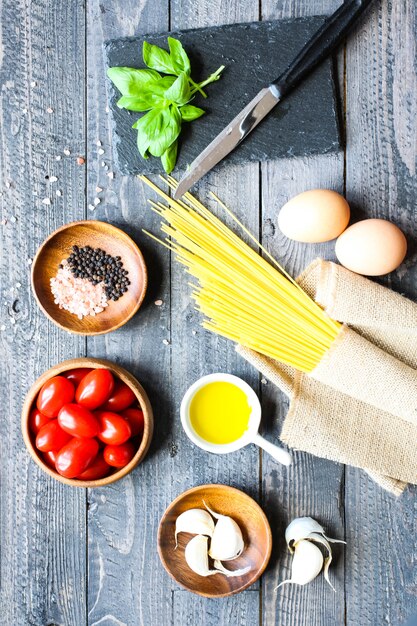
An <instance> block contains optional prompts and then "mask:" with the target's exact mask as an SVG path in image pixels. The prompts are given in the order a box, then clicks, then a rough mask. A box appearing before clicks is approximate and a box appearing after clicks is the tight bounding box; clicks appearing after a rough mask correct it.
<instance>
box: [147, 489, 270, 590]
mask: <svg viewBox="0 0 417 626" xmlns="http://www.w3.org/2000/svg"><path fill="white" fill-rule="evenodd" d="M271 549H272V534H271V528H270V526H269V523H268V520H267V518H266V516H265V513H264V512H263V511H262V509H261V507H260V506H259V505H258V504H257V503H256V502H255V500H253V499H252V498H251V497H249V496H248V495H246V494H245V493H243V491H240V490H239V489H235V488H234V487H229V486H227V485H201V486H199V487H194V488H193V489H189V490H188V491H185V492H184V493H182V494H181V495H180V496H178V498H176V499H175V500H174V501H173V502H172V503H171V504H170V505H169V507H168V508H167V510H166V511H165V513H164V515H163V517H162V519H161V522H160V524H159V530H158V553H159V556H160V559H161V561H162V564H163V566H164V567H165V569H166V570H167V572H168V574H169V575H170V576H171V577H172V578H173V579H174V580H175V581H176V582H177V583H179V584H180V585H181V586H182V587H184V588H185V589H187V590H188V591H191V592H192V593H196V594H198V595H201V596H205V597H208V598H222V597H225V596H231V595H233V594H235V593H239V592H240V591H243V590H244V589H246V588H247V587H249V586H250V585H252V584H253V583H254V582H256V581H257V580H258V578H259V577H260V576H261V575H262V573H263V572H264V570H265V568H266V566H267V564H268V561H269V558H270V556H271Z"/></svg>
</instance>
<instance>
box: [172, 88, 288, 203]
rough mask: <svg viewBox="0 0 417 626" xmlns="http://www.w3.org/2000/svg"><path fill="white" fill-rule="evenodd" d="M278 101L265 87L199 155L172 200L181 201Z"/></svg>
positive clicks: (274, 94)
mask: <svg viewBox="0 0 417 626" xmlns="http://www.w3.org/2000/svg"><path fill="white" fill-rule="evenodd" d="M278 102H279V97H278V94H277V93H276V90H273V86H271V87H264V88H263V89H261V91H260V92H259V93H258V94H257V95H256V96H255V97H254V98H253V100H251V101H250V102H249V104H248V105H247V106H245V108H244V109H243V110H242V111H241V112H240V113H238V115H236V117H235V118H234V119H233V120H232V121H231V122H230V124H228V126H226V128H224V129H223V130H222V131H221V133H219V134H218V135H217V137H216V138H215V139H213V141H212V142H211V143H210V144H209V145H208V146H207V148H205V149H204V150H203V152H201V154H199V156H198V157H197V158H196V159H195V160H194V161H193V162H192V164H191V166H190V167H189V169H188V170H187V172H186V173H185V175H184V176H183V177H182V178H181V181H180V182H179V184H178V187H177V188H176V190H175V193H174V198H176V199H178V198H180V197H181V196H182V195H183V194H184V193H185V192H186V191H188V189H189V188H190V187H192V185H194V183H196V182H197V181H198V180H200V178H202V176H204V174H206V173H207V172H208V171H210V170H211V169H212V168H213V167H214V166H215V165H217V163H219V161H221V160H222V159H224V157H225V156H227V155H228V154H229V152H231V151H232V150H234V149H235V148H236V146H238V145H239V144H240V142H241V141H243V140H244V139H245V137H246V136H247V135H249V133H250V132H251V131H252V130H253V129H254V128H255V127H256V126H257V125H258V124H259V122H260V121H262V120H263V118H264V117H265V115H268V113H269V112H270V111H272V109H273V108H274V107H275V105H277V104H278Z"/></svg>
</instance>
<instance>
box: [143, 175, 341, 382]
mask: <svg viewBox="0 0 417 626" xmlns="http://www.w3.org/2000/svg"><path fill="white" fill-rule="evenodd" d="M140 178H141V180H142V181H143V182H145V183H146V184H147V185H149V186H150V187H151V188H152V189H153V190H154V191H155V192H156V193H157V194H158V195H159V196H160V197H162V198H163V199H164V200H165V202H166V203H167V204H166V205H164V204H162V203H161V202H158V203H155V202H153V201H150V204H151V206H152V208H153V210H154V211H155V212H156V213H158V214H159V215H160V216H161V217H162V218H163V219H164V220H165V222H162V223H161V230H162V231H163V232H164V233H165V234H166V235H168V237H169V239H165V240H164V241H162V240H160V239H158V238H157V237H155V236H154V235H152V234H151V233H148V232H147V231H144V232H146V234H147V235H149V236H150V237H152V238H153V239H155V240H157V241H158V242H159V243H161V244H163V245H164V246H166V247H168V248H169V249H170V250H172V251H173V252H174V253H175V255H176V258H177V259H178V261H179V262H180V263H181V264H183V265H184V266H185V268H186V270H187V272H188V273H189V274H191V275H192V276H194V278H196V279H197V280H198V284H192V285H191V286H192V288H193V291H192V297H193V299H194V301H195V303H196V309H197V310H199V311H201V312H202V313H203V314H204V315H205V317H206V319H205V320H204V321H203V323H202V325H203V326H204V328H207V329H209V330H212V331H214V332H215V333H217V334H219V335H222V336H224V337H227V338H228V339H231V340H233V341H235V342H237V343H240V344H241V345H243V346H246V347H248V348H251V349H253V350H256V351H257V352H260V353H262V354H264V355H266V356H269V357H271V358H274V359H278V360H279V361H282V362H283V363H287V364H288V365H291V366H293V367H295V368H296V369H298V370H300V371H303V372H311V371H312V370H313V369H314V368H315V367H316V365H318V363H319V362H320V361H321V360H322V358H323V355H324V354H325V353H326V352H327V350H329V348H330V346H331V345H332V343H333V341H334V340H335V338H336V337H337V335H338V333H339V331H340V329H341V325H340V324H339V323H338V322H336V321H335V320H332V319H331V318H330V317H329V316H328V315H327V314H326V313H325V312H324V311H323V310H322V309H321V308H320V307H319V306H318V305H317V304H316V303H315V302H314V301H313V300H311V298H310V297H309V296H308V295H307V294H306V293H305V292H304V291H303V290H302V289H301V287H299V286H298V285H297V283H296V282H295V281H294V280H293V279H292V278H291V276H289V275H288V274H287V272H286V271H285V270H284V268H282V267H281V266H280V265H279V263H277V261H275V259H273V257H272V256H271V255H270V254H269V253H268V252H267V250H265V248H264V247H263V246H262V245H261V244H260V243H259V242H258V241H257V240H256V239H255V238H254V237H253V235H251V233H250V232H249V231H248V230H247V229H246V228H245V226H244V225H243V224H242V223H241V222H240V221H239V220H238V219H237V218H236V216H235V215H233V213H232V212H231V211H230V210H229V209H228V208H227V207H226V206H225V205H224V204H223V203H222V202H221V201H220V200H219V199H218V198H217V197H216V196H215V195H214V194H213V193H211V195H212V197H214V198H215V200H216V201H217V202H218V203H219V205H220V206H221V207H222V208H223V209H224V211H225V212H226V213H227V214H228V215H229V216H230V217H231V218H232V219H233V220H234V221H235V222H236V223H237V224H238V225H239V227H240V228H241V229H242V230H243V231H244V232H245V233H246V235H248V236H249V237H250V239H252V241H253V242H254V243H255V244H256V245H257V246H258V247H259V248H260V249H261V250H262V252H263V253H264V254H265V255H266V256H267V257H268V259H269V260H270V261H271V263H272V264H273V265H271V264H270V263H268V262H267V261H266V260H265V258H263V257H262V256H260V254H258V253H257V252H256V251H255V250H253V249H252V248H251V247H250V246H248V245H247V244H246V243H245V242H244V241H242V239H240V237H238V236H237V235H236V234H235V233H234V232H233V231H232V230H230V228H228V227H227V226H226V225H225V224H223V222H222V221H221V220H220V219H218V218H217V217H216V216H215V215H213V213H211V211H209V210H208V209H207V208H206V207H205V206H204V205H203V204H201V202H199V201H198V200H197V199H196V198H194V197H193V196H192V195H191V194H190V193H186V194H185V195H184V196H183V199H182V200H174V199H172V198H171V197H170V196H169V195H168V194H167V193H165V192H164V191H162V190H161V189H159V187H157V186H156V185H155V184H154V183H152V182H151V181H150V180H148V179H147V178H146V177H145V176H140ZM163 180H165V179H163ZM166 182H167V183H168V186H169V187H170V188H171V189H175V188H176V186H177V182H176V181H175V179H173V178H172V177H168V179H166Z"/></svg>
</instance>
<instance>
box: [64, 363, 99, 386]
mask: <svg viewBox="0 0 417 626" xmlns="http://www.w3.org/2000/svg"><path fill="white" fill-rule="evenodd" d="M92 371H93V370H92V369H91V367H77V368H75V370H69V372H65V373H64V374H63V376H65V378H68V380H70V381H71V382H72V384H73V385H74V387H75V388H76V389H77V387H78V385H79V384H80V382H81V381H82V379H83V378H84V376H87V374H89V373H90V372H92Z"/></svg>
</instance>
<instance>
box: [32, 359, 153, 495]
mask: <svg viewBox="0 0 417 626" xmlns="http://www.w3.org/2000/svg"><path fill="white" fill-rule="evenodd" d="M82 369H85V373H82V372H81V373H80V370H82ZM98 370H100V371H101V372H103V370H105V371H106V373H107V375H108V372H110V374H111V377H112V378H113V379H114V385H115V386H114V387H112V391H111V394H110V396H109V397H111V396H112V394H113V398H114V396H115V395H116V394H115V393H113V392H115V390H116V385H118V389H119V401H120V388H121V387H125V386H127V387H128V389H129V392H130V400H128V401H130V402H131V404H130V408H128V409H125V410H123V411H119V414H120V417H119V420H120V419H122V420H123V419H127V416H126V414H128V416H129V429H131V432H130V436H129V439H128V440H127V441H126V444H127V445H128V446H130V448H131V453H130V457H129V458H130V460H129V461H128V462H126V464H125V465H124V466H122V467H120V466H119V467H116V466H114V465H110V463H111V462H112V461H109V463H107V467H106V466H105V471H104V472H103V470H102V465H103V464H104V465H106V461H107V460H108V458H107V457H106V448H109V447H110V446H109V445H107V444H106V443H103V441H102V440H100V439H99V437H101V435H97V436H96V437H92V438H91V439H89V441H92V440H94V439H95V440H96V444H94V445H96V447H97V446H98V452H96V453H95V456H93V457H92V458H91V461H90V462H89V466H88V467H87V470H89V476H90V477H91V472H92V470H93V472H95V473H96V475H97V463H99V464H101V467H99V472H98V474H99V475H100V474H101V475H102V476H103V477H102V478H96V479H91V478H88V479H87V478H84V477H83V479H79V478H76V477H72V478H67V477H65V476H63V475H61V474H60V473H59V472H58V471H57V470H56V468H55V466H54V464H53V462H52V458H51V456H49V455H48V454H47V452H48V451H47V450H42V451H41V450H40V449H39V448H38V447H37V444H38V443H39V440H38V435H39V432H41V429H42V426H44V425H45V424H46V425H47V426H48V427H50V426H49V425H50V424H51V423H52V422H55V423H58V425H62V422H61V421H60V417H59V415H60V413H59V412H58V419H56V418H55V417H50V416H49V415H45V416H43V415H42V417H41V420H42V421H41V423H40V424H38V423H36V421H35V420H34V413H35V412H36V413H38V414H39V413H40V411H39V406H38V407H37V400H38V399H39V392H40V391H41V389H43V388H44V385H45V384H48V383H50V382H51V379H54V380H56V379H57V378H58V379H59V380H60V381H61V382H62V378H65V379H66V381H67V382H68V381H71V384H72V385H73V387H74V391H75V398H74V399H72V400H69V403H75V402H76V401H77V400H76V390H77V389H78V386H79V385H80V384H81V382H82V380H83V377H85V376H87V374H89V373H90V372H93V371H94V372H97V371H98ZM76 373H77V376H75V374H76ZM77 377H78V379H79V380H80V381H81V382H78V383H77V382H76V378H77ZM74 391H73V393H74ZM125 392H126V389H125ZM125 397H126V396H125ZM106 402H110V400H109V399H108V400H107V401H106ZM68 406H72V407H73V406H74V404H66V407H68ZM102 408H106V407H99V408H98V409H97V410H95V411H93V413H94V416H95V417H96V419H98V420H99V417H98V415H97V411H100V409H102ZM106 410H107V411H109V409H108V408H107V409H106ZM111 411H114V412H115V411H116V408H112V409H111ZM129 411H136V413H137V414H140V413H142V415H141V424H140V428H138V429H137V430H135V429H134V428H133V422H132V421H131V413H128V412H129ZM103 412H104V411H101V413H103ZM45 413H46V411H45ZM116 417H117V416H116ZM35 424H36V425H35ZM153 424H154V421H153V413H152V407H151V404H150V402H149V398H148V396H147V394H146V391H145V390H144V388H143V387H142V385H141V384H140V383H139V382H138V381H137V380H136V378H135V377H134V376H132V374H130V373H129V372H128V371H127V370H125V369H124V368H123V367H120V365H117V364H116V363H112V362H110V361H106V360H104V359H93V358H89V357H88V358H87V357H86V358H77V359H70V360H68V361H63V362H62V363H59V364H58V365H55V366H54V367H51V368H50V369H49V370H48V371H46V372H45V373H44V374H42V376H40V377H39V378H38V379H37V380H36V381H35V382H34V383H33V385H32V387H31V388H30V389H29V391H28V393H27V395H26V398H25V402H24V404H23V408H22V419H21V427H22V434H23V439H24V441H25V444H26V447H27V449H28V451H29V453H30V455H31V457H32V459H33V460H34V461H35V463H36V464H37V465H38V466H39V467H40V468H41V469H42V470H43V471H44V472H45V473H46V474H48V475H49V476H52V477H53V478H55V479H56V480H59V481H60V482H62V483H64V484H66V485H71V486H73V487H103V486H105V485H109V484H111V483H114V482H116V481H117V480H119V479H120V478H123V477H124V476H126V475H127V474H129V473H130V472H131V471H132V470H133V469H134V468H135V467H136V466H137V465H139V463H141V462H142V461H143V459H144V458H145V456H146V453H147V452H148V449H149V446H150V444H151V440H152V434H153ZM55 434H56V431H55ZM61 434H62V433H61ZM64 435H66V437H68V441H66V442H65V443H64V445H63V447H64V446H66V445H67V443H69V442H71V441H73V440H75V439H78V441H79V440H80V439H84V441H85V440H86V439H88V437H85V438H83V437H76V436H73V435H72V434H71V435H69V434H68V433H64ZM126 444H124V447H125V449H126ZM115 448H118V450H119V452H120V449H121V448H122V446H121V445H120V446H114V445H113V446H112V449H113V452H114V449H115ZM61 450H62V448H61ZM57 452H59V450H56V451H55V452H54V454H56V453H57ZM132 455H133V456H132ZM52 456H53V455H52ZM98 457H100V458H98ZM55 458H56V457H55ZM54 460H55V459H54ZM103 462H104V463H103ZM93 465H95V467H93ZM84 471H85V470H84ZM84 471H83V472H82V474H84Z"/></svg>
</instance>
